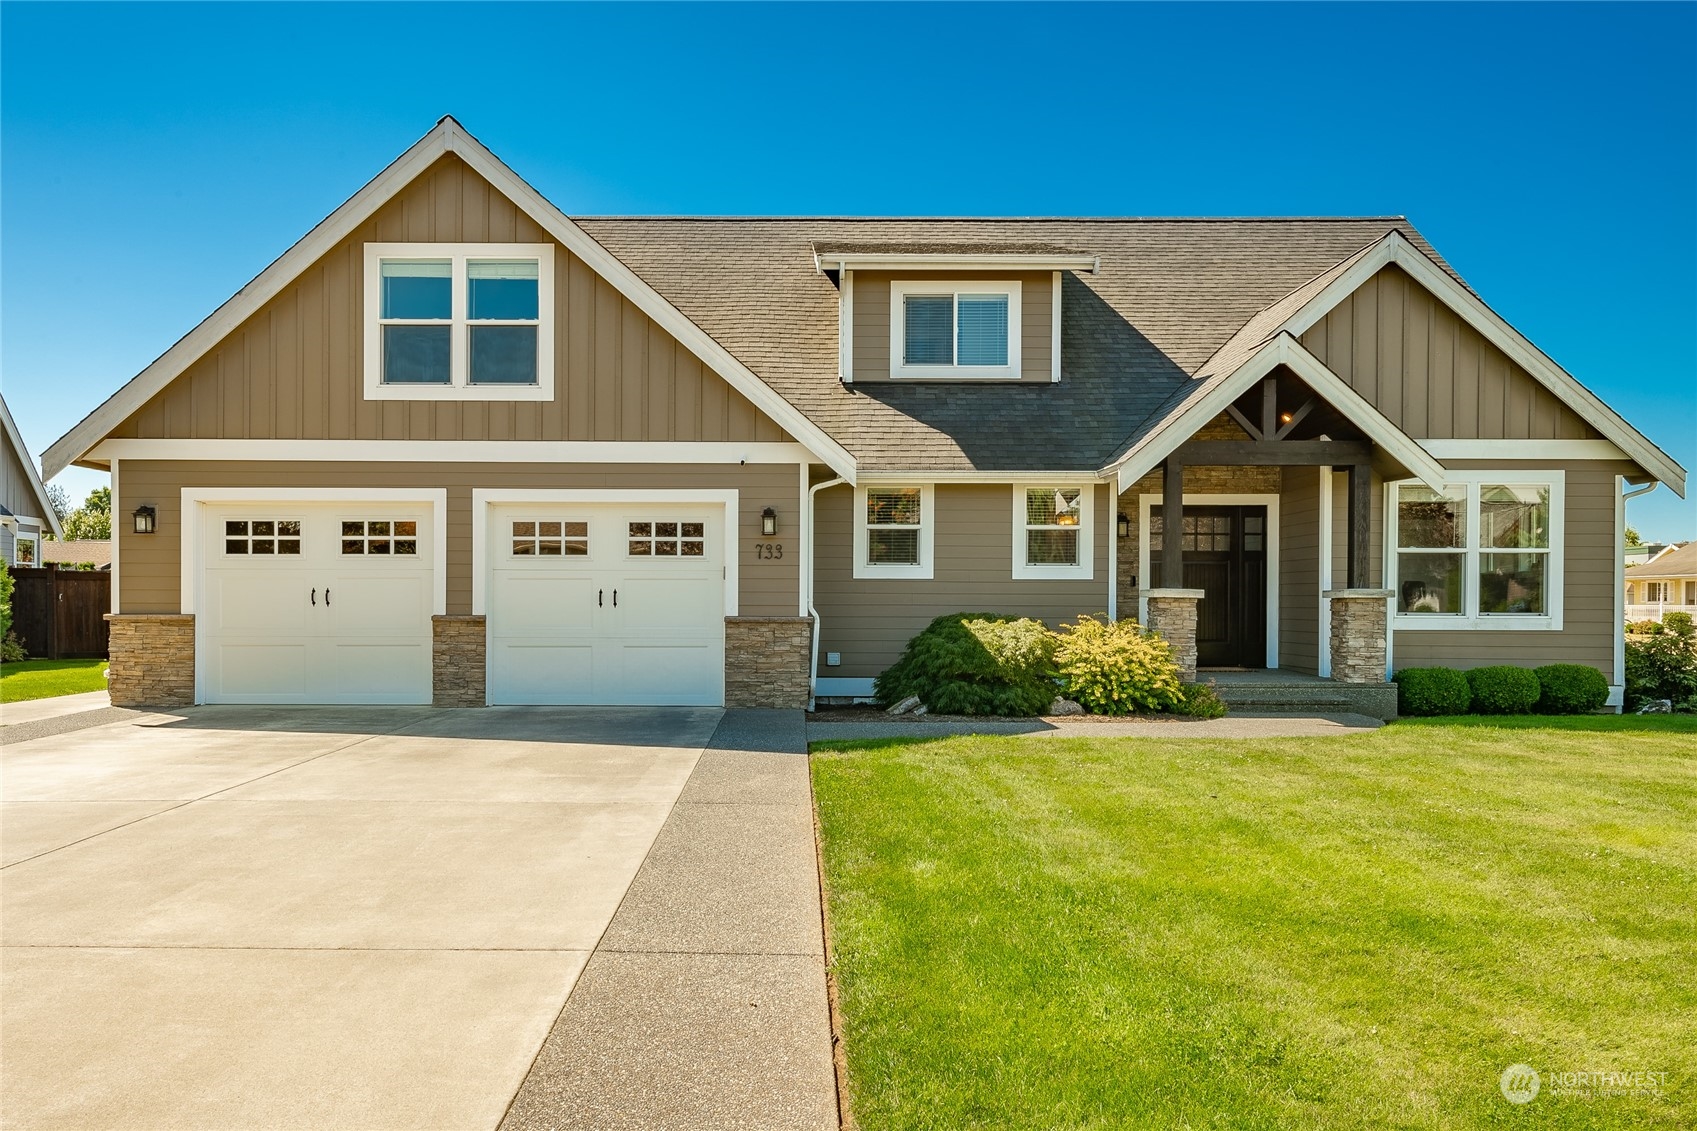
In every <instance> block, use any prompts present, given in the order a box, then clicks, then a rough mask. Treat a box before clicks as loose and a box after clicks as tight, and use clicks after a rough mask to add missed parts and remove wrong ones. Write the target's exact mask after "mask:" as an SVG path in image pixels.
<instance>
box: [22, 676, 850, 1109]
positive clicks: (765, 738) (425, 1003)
mask: <svg viewBox="0 0 1697 1131" xmlns="http://www.w3.org/2000/svg"><path fill="white" fill-rule="evenodd" d="M140 722H144V723H145V724H146V725H138V722H136V721H124V722H118V723H108V724H105V725H101V726H94V727H88V728H85V729H82V730H78V731H75V732H73V733H69V734H61V735H55V736H51V737H46V738H41V739H37V740H35V741H30V742H21V743H15V744H12V745H8V746H6V747H5V748H4V750H0V775H3V780H4V805H3V806H0V865H4V867H5V871H4V874H3V884H0V896H3V906H0V942H3V943H4V946H5V948H6V949H5V951H4V962H3V964H0V967H3V968H0V974H3V977H4V983H3V987H0V1038H3V1041H4V1045H3V1047H0V1056H3V1057H4V1062H5V1071H4V1073H3V1074H0V1109H3V1110H4V1112H5V1117H6V1126H7V1127H16V1128H44V1129H46V1128H76V1129H78V1131H100V1129H103V1128H138V1127H147V1128H167V1127H168V1128H173V1129H190V1128H243V1129H250V1128H270V1127H276V1128H283V1127H289V1128H300V1127H313V1128H320V1127H322V1128H341V1127H359V1128H371V1129H383V1128H395V1129H409V1131H410V1129H416V1128H432V1129H436V1128H493V1127H496V1126H497V1125H499V1124H500V1123H501V1121H502V1120H503V1118H508V1120H509V1123H510V1124H511V1125H512V1126H524V1127H573V1126H598V1127H611V1126H691V1127H717V1126H724V1127H729V1126H758V1127H791V1126H794V1127H810V1128H811V1127H826V1126H830V1125H832V1123H831V1121H832V1119H833V1118H834V1110H835V1101H834V1090H833V1081H832V1075H831V1068H830V1064H831V1061H830V1056H831V1050H830V1034H829V1025H828V1020H827V1014H826V1005H825V982H824V969H823V963H822V957H821V946H820V942H819V937H818V935H819V926H818V895H817V877H816V875H815V874H814V865H813V856H812V836H811V825H810V823H807V822H806V821H804V820H803V819H802V817H801V814H804V813H805V812H806V811H807V777H806V765H805V759H804V758H800V757H797V756H795V754H793V753H789V754H773V753H767V752H765V751H764V750H763V747H778V746H781V747H782V748H783V749H787V750H794V749H798V748H799V747H800V738H801V736H800V730H801V723H800V713H799V712H792V713H790V714H789V715H788V716H785V717H784V718H774V719H750V720H739V718H738V717H736V716H735V715H732V716H726V715H725V714H724V713H723V712H721V711H718V710H716V709H713V710H687V709H673V710H600V711H593V710H569V709H558V710H555V709H545V708H489V709H486V710H481V711H438V710H433V709H431V708H357V709H356V708H311V709H288V708H211V707H205V708H194V709H190V710H184V711H182V712H180V714H179V715H178V716H176V717H171V716H148V717H147V718H146V719H145V720H141V721H140ZM722 724H723V725H722ZM719 733H722V734H723V735H724V738H723V739H722V740H717V741H715V735H716V734H719ZM721 746H722V747H723V748H721ZM704 751H705V752H704ZM804 833H805V837H804ZM804 849H805V852H804ZM804 865H805V866H804ZM633 880H634V881H635V882H634V883H633ZM615 912H617V915H615ZM592 956H593V957H592ZM580 975H582V979H581V984H580ZM574 986H577V987H578V990H577V991H574V989H573V987H574ZM568 995H570V998H569V1002H570V1004H569V1005H568V1004H567V1003H568ZM563 1006H565V1007H566V1008H565V1012H564V1013H563V1014H562V1012H561V1010H562V1007H563ZM539 1052H540V1055H539ZM521 1085H522V1091H521ZM515 1097H516V1101H515ZM509 1107H511V1115H510V1117H509V1116H508V1111H509Z"/></svg>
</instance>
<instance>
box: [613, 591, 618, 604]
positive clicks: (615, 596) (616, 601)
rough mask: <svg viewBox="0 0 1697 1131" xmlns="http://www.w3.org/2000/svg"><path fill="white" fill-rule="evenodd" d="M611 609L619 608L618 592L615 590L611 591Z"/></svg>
mask: <svg viewBox="0 0 1697 1131" xmlns="http://www.w3.org/2000/svg"><path fill="white" fill-rule="evenodd" d="M613 607H614V608H615V609H616V608H618V607H619V591H618V590H617V589H615V590H613Z"/></svg>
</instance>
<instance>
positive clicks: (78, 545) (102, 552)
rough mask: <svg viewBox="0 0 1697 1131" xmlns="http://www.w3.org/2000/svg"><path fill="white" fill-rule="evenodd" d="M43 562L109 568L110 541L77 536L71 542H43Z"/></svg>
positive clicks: (110, 559) (76, 566)
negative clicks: (77, 537)
mask: <svg viewBox="0 0 1697 1131" xmlns="http://www.w3.org/2000/svg"><path fill="white" fill-rule="evenodd" d="M41 560H42V562H43V564H49V565H59V566H72V567H75V568H79V569H111V568H112V543H111V542H110V541H109V540H108V539H105V538H79V539H77V540H76V541H72V542H51V541H50V542H43V543H42V544H41Z"/></svg>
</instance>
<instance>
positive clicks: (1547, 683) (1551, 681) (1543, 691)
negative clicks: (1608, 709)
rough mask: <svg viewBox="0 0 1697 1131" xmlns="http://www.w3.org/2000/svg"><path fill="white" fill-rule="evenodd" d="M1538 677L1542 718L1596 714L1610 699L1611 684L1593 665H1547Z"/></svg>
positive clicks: (1539, 671)
mask: <svg viewBox="0 0 1697 1131" xmlns="http://www.w3.org/2000/svg"><path fill="white" fill-rule="evenodd" d="M1532 674H1533V675H1535V676H1537V677H1538V688H1539V691H1538V713H1539V714H1540V715H1579V714H1583V713H1585V712H1586V711H1595V710H1596V709H1597V708H1598V707H1601V706H1602V705H1603V704H1604V703H1605V702H1607V701H1608V698H1609V681H1608V680H1606V679H1604V678H1603V673H1602V672H1600V671H1598V670H1597V669H1596V668H1594V667H1591V666H1590V665H1589V664H1545V665H1544V666H1543V667H1541V668H1533V669H1532Z"/></svg>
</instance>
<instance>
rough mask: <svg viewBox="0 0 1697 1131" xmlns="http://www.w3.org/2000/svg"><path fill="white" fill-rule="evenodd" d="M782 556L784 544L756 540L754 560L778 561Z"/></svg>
mask: <svg viewBox="0 0 1697 1131" xmlns="http://www.w3.org/2000/svg"><path fill="white" fill-rule="evenodd" d="M783 556H784V544H783V543H782V542H756V543H755V544H754V560H755V561H765V562H772V561H779V560H781V559H782V558H783Z"/></svg>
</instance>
